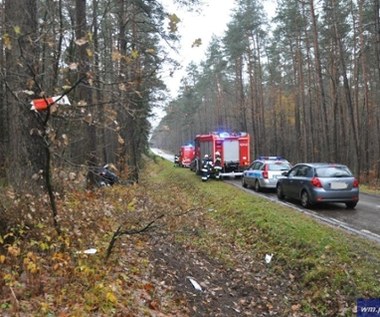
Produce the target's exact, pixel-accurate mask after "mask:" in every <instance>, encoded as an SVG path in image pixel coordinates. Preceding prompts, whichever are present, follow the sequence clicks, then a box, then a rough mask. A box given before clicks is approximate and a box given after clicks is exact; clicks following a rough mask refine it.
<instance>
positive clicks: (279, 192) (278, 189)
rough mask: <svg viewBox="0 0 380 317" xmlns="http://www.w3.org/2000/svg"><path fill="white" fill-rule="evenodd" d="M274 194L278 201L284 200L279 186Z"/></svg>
mask: <svg viewBox="0 0 380 317" xmlns="http://www.w3.org/2000/svg"><path fill="white" fill-rule="evenodd" d="M276 192H277V198H278V199H280V200H284V199H285V195H284V192H283V191H282V188H281V185H277V188H276Z"/></svg>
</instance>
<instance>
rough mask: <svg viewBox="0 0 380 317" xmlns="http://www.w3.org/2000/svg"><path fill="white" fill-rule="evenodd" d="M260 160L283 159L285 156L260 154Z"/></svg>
mask: <svg viewBox="0 0 380 317" xmlns="http://www.w3.org/2000/svg"><path fill="white" fill-rule="evenodd" d="M257 159H258V160H283V159H284V158H283V157H282V156H263V155H260V156H259V157H258V158H257Z"/></svg>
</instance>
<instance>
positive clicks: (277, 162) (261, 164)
mask: <svg viewBox="0 0 380 317" xmlns="http://www.w3.org/2000/svg"><path fill="white" fill-rule="evenodd" d="M290 168H291V164H290V163H289V162H288V161H287V160H285V159H284V158H282V157H280V156H260V157H258V158H257V159H256V160H254V161H253V162H252V163H251V165H250V166H249V167H248V168H247V169H246V170H245V171H244V172H243V176H242V185H243V187H245V188H247V187H253V188H254V190H255V191H257V192H258V191H261V190H262V189H264V188H265V189H276V185H277V179H278V178H279V177H281V176H282V173H283V172H284V171H288V170H289V169H290Z"/></svg>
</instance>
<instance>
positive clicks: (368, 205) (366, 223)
mask: <svg viewBox="0 0 380 317" xmlns="http://www.w3.org/2000/svg"><path fill="white" fill-rule="evenodd" d="M224 181H225V182H227V183H229V184H231V185H233V186H236V187H240V188H241V189H242V190H245V191H246V192H249V193H251V194H252V195H259V196H261V197H264V198H267V199H269V200H271V201H273V202H276V203H279V204H284V205H287V206H289V207H290V208H293V209H295V210H297V211H299V212H301V213H305V214H308V215H310V216H311V217H314V218H316V219H318V220H319V221H321V222H325V223H327V224H330V225H332V226H336V227H339V228H342V229H344V230H347V231H349V232H351V233H354V234H358V235H361V236H363V237H366V238H368V239H371V240H373V241H376V242H378V243H380V197H379V196H376V195H369V194H364V193H360V197H359V202H358V204H357V206H356V207H355V209H347V208H346V205H345V204H326V205H319V206H315V207H313V208H312V209H305V208H303V207H301V206H300V205H299V203H298V202H294V201H285V202H284V201H279V200H278V199H277V195H276V193H275V192H271V191H265V192H260V193H257V192H255V191H254V190H253V189H245V188H243V187H242V186H241V181H240V179H229V180H224Z"/></svg>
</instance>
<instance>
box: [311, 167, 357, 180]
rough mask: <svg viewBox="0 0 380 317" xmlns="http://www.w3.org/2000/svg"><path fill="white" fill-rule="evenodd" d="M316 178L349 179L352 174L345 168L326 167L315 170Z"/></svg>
mask: <svg viewBox="0 0 380 317" xmlns="http://www.w3.org/2000/svg"><path fill="white" fill-rule="evenodd" d="M315 176H317V177H350V176H352V173H351V172H350V170H349V169H348V167H346V166H328V167H319V168H316V175H315Z"/></svg>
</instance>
